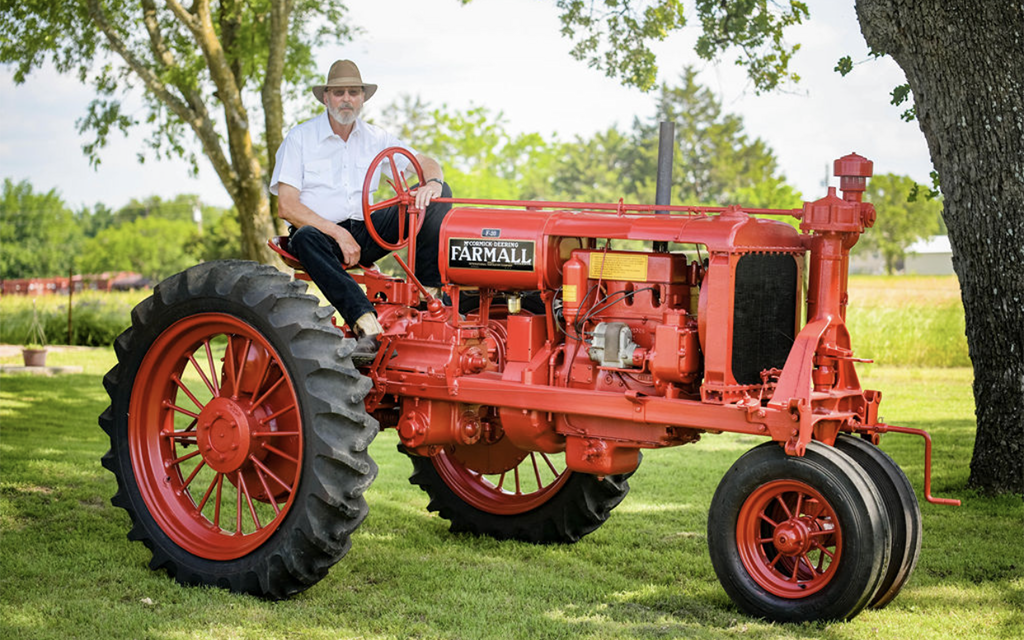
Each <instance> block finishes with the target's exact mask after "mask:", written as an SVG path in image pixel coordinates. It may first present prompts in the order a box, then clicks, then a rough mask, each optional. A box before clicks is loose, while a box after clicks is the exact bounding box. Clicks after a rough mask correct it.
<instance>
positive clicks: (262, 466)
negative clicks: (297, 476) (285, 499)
mask: <svg viewBox="0 0 1024 640" xmlns="http://www.w3.org/2000/svg"><path fill="white" fill-rule="evenodd" d="M249 460H250V461H252V463H253V464H254V465H256V468H258V469H260V470H261V471H263V473H265V474H267V475H268V476H270V478H271V479H272V480H273V481H274V482H276V483H277V484H279V485H281V486H282V487H284V488H285V490H287V491H288V493H291V492H292V488H291V486H290V485H289V484H288V483H287V482H285V481H284V480H282V479H281V478H278V477H277V474H275V473H274V472H273V471H271V470H270V469H268V468H267V466H266V465H265V464H263V463H262V462H260V461H259V460H258V459H256V458H255V457H254V456H249Z"/></svg>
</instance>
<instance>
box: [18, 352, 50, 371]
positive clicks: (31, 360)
mask: <svg viewBox="0 0 1024 640" xmlns="http://www.w3.org/2000/svg"><path fill="white" fill-rule="evenodd" d="M46 351H47V349H46V348H45V347H44V348H42V349H29V348H25V349H22V350H21V357H22V358H23V359H24V360H25V366H26V367H45V366H46Z"/></svg>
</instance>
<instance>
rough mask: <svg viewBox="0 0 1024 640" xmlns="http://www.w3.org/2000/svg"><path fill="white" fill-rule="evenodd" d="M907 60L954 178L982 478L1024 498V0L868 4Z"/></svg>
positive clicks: (873, 32) (957, 256) (953, 209)
mask: <svg viewBox="0 0 1024 640" xmlns="http://www.w3.org/2000/svg"><path fill="white" fill-rule="evenodd" d="M857 15H858V18H859V20H860V24H861V31H862V32H863V34H864V38H865V40H867V43H868V45H869V46H870V47H871V48H873V49H875V50H878V51H884V52H886V53H887V54H889V55H891V56H892V57H893V59H895V60H896V62H897V63H898V64H899V65H900V67H902V69H903V71H904V73H906V76H907V81H908V82H909V84H910V88H911V90H912V91H913V93H914V100H915V104H916V110H917V118H918V121H919V123H920V126H921V130H922V131H923V132H924V135H925V138H926V139H927V141H928V148H929V150H930V152H931V157H932V163H933V164H934V166H935V169H936V171H938V173H939V177H940V179H941V183H942V193H943V196H944V198H945V202H944V204H945V209H944V212H943V217H944V219H945V221H946V226H947V227H948V228H949V238H950V243H951V244H952V245H953V267H954V269H955V270H956V273H957V276H958V277H959V279H960V289H961V292H962V297H963V303H964V311H965V312H966V318H967V343H968V346H969V348H970V354H971V361H972V362H973V364H974V399H975V403H976V405H977V410H976V415H977V420H978V430H977V437H976V439H975V444H974V455H973V458H972V460H971V475H970V484H971V485H972V486H974V487H977V488H979V489H981V490H984V491H987V492H1013V493H1019V494H1024V313H1022V309H1024V4H1022V3H1021V2H1020V0H986V1H985V2H977V0H857Z"/></svg>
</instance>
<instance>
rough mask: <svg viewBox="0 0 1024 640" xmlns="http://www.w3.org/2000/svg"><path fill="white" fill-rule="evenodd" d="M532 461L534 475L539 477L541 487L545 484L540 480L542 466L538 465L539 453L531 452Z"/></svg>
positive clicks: (538, 483) (538, 482) (538, 481)
mask: <svg viewBox="0 0 1024 640" xmlns="http://www.w3.org/2000/svg"><path fill="white" fill-rule="evenodd" d="M530 462H531V463H533V477H535V478H536V479H537V488H538V489H540V488H541V487H543V486H544V484H543V483H542V482H541V481H540V468H539V467H537V454H535V453H533V452H532V451H531V452H530Z"/></svg>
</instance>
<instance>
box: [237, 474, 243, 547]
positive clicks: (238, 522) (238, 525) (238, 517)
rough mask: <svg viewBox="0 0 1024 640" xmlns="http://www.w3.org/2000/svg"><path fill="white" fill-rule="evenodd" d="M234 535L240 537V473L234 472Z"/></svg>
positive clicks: (241, 481)
mask: <svg viewBox="0 0 1024 640" xmlns="http://www.w3.org/2000/svg"><path fill="white" fill-rule="evenodd" d="M235 477H236V478H237V480H235V534H236V535H242V483H243V482H244V480H242V472H241V470H239V471H236V472H235Z"/></svg>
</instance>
